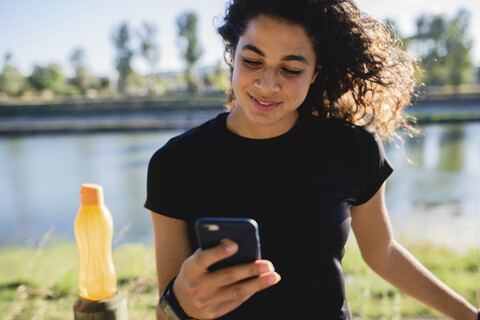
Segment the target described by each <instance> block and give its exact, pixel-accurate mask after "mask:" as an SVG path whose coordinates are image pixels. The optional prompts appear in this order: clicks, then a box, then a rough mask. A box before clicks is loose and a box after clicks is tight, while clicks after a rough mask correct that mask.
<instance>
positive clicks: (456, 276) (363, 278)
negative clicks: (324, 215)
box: [0, 239, 480, 320]
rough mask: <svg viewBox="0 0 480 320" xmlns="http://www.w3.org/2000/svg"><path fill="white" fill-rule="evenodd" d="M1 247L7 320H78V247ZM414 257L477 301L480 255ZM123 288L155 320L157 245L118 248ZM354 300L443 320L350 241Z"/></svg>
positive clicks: (391, 314) (424, 248)
mask: <svg viewBox="0 0 480 320" xmlns="http://www.w3.org/2000/svg"><path fill="white" fill-rule="evenodd" d="M47 242H48V239H44V241H43V242H42V243H41V244H40V245H39V247H37V248H25V247H7V248H5V247H4V248H1V249H0V318H1V319H4V320H13V319H24V320H28V319H49V320H56V319H73V304H74V303H75V301H76V299H77V298H78V290H77V274H78V254H77V248H76V246H75V244H74V243H65V242H63V243H51V244H49V245H47ZM408 248H409V250H411V251H412V252H413V253H414V255H415V256H416V257H417V258H418V259H419V260H420V261H421V262H422V263H424V264H425V265H426V266H427V268H429V269H430V270H432V271H433V272H434V273H435V274H436V275H437V276H438V277H440V278H441V279H442V280H443V281H445V282H446V283H447V284H448V285H449V286H451V287H452V288H453V289H454V290H456V291H458V292H459V293H460V294H461V295H463V296H464V297H466V298H467V299H468V300H469V301H470V302H471V303H473V304H475V305H480V301H478V297H479V294H478V293H479V292H480V291H479V286H478V272H479V266H480V261H479V252H478V251H472V252H469V253H468V254H458V253H453V252H451V251H448V250H446V249H443V248H440V247H434V246H428V245H419V244H416V245H412V246H408ZM113 259H114V263H115V266H116V271H117V276H118V284H119V290H121V291H122V292H124V293H125V294H126V295H127V305H128V312H129V319H130V320H145V319H152V320H153V319H154V318H155V317H154V313H155V312H154V306H155V304H156V303H157V297H158V294H157V285H156V278H155V254H154V249H153V247H150V246H144V245H139V244H133V243H130V244H123V245H120V246H118V247H116V248H115V249H114V254H113ZM343 264H344V269H345V281H346V287H347V296H348V299H349V301H350V304H351V307H352V310H353V313H354V317H355V319H414V318H415V319H420V318H421V319H444V318H442V316H441V315H439V314H438V313H436V312H434V311H432V310H431V309H429V308H427V307H425V306H423V305H422V304H420V303H418V302H416V301H415V300H413V299H412V298H409V297H407V296H405V295H403V294H402V293H400V292H399V291H398V290H396V289H395V288H393V287H392V286H390V285H389V284H387V283H386V282H385V281H383V280H382V279H381V278H379V277H378V276H377V275H375V274H374V273H373V272H372V271H371V270H370V269H369V268H368V267H367V266H366V265H365V263H364V262H363V260H362V259H361V255H360V252H359V250H358V248H357V247H356V245H355V244H354V243H352V242H350V243H349V244H348V245H347V253H346V256H345V258H344V262H343Z"/></svg>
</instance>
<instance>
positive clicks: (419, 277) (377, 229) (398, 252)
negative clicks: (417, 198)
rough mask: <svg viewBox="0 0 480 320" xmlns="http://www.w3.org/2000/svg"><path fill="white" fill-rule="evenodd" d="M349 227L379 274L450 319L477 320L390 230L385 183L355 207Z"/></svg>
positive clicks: (473, 313)
mask: <svg viewBox="0 0 480 320" xmlns="http://www.w3.org/2000/svg"><path fill="white" fill-rule="evenodd" d="M351 212H352V229H353V231H354V233H355V237H356V239H357V242H358V245H359V247H360V251H361V253H362V257H363V259H364V260H365V262H366V263H367V264H368V265H369V266H370V267H371V268H372V269H373V270H374V271H375V272H376V273H378V274H379V275H380V276H381V277H382V278H384V279H385V280H387V281H388V282H390V283H391V284H393V285H394V286H396V287H397V288H398V289H399V290H401V291H403V292H405V293H406V294H409V295H411V296H413V297H414V298H416V299H418V300H419V301H421V302H423V303H425V304H426V305H428V306H430V307H432V308H434V309H436V310H438V311H439V312H442V313H443V314H445V315H447V316H449V317H452V318H453V319H462V320H463V319H464V320H476V319H477V315H478V311H477V309H476V308H474V307H473V306H472V305H471V304H470V303H468V302H467V301H466V300H465V299H464V298H462V297H461V296H460V295H458V294H457V293H456V292H454V291H453V290H452V289H450V288H449V287H447V286H446V285H445V284H444V283H442V282H441V281H440V280H439V279H437V278H436V277H435V276H434V275H433V274H432V273H431V272H430V271H429V270H427V269H426V268H425V267H424V266H423V265H422V264H421V263H420V262H418V261H417V260H416V259H415V258H414V257H413V256H412V255H411V254H410V253H409V252H408V251H407V250H406V249H405V248H403V247H402V246H401V245H400V244H398V243H397V242H396V241H395V239H394V237H393V233H392V229H391V225H390V220H389V218H388V213H387V208H386V206H385V185H383V186H382V187H381V188H380V190H379V191H378V192H377V193H376V194H375V196H374V197H373V198H372V199H370V200H369V201H368V202H367V203H365V204H363V205H360V206H357V207H354V208H352V210H351Z"/></svg>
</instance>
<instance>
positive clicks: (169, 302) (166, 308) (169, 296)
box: [159, 277, 192, 320]
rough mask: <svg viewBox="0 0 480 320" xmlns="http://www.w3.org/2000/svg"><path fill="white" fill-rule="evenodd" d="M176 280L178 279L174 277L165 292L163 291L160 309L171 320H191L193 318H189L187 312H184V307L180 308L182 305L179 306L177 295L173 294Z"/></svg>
mask: <svg viewBox="0 0 480 320" xmlns="http://www.w3.org/2000/svg"><path fill="white" fill-rule="evenodd" d="M176 278H177V277H174V278H173V279H172V280H170V282H169V283H168V285H167V287H166V288H165V290H163V294H162V297H161V298H160V302H159V303H160V309H162V311H163V312H164V313H165V315H166V316H167V317H168V319H170V320H191V319H192V318H191V317H189V316H188V315H187V314H186V313H185V311H183V309H182V307H180V304H178V301H177V298H176V297H175V294H174V293H173V283H174V282H175V279H176Z"/></svg>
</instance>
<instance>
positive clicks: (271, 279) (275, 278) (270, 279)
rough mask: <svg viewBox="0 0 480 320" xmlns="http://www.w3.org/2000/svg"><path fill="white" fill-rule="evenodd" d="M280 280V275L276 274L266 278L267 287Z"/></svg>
mask: <svg viewBox="0 0 480 320" xmlns="http://www.w3.org/2000/svg"><path fill="white" fill-rule="evenodd" d="M281 279H282V277H280V275H279V274H278V273H275V274H272V275H270V276H269V277H268V279H267V283H268V284H269V285H273V284H275V283H277V282H279V281H280V280H281Z"/></svg>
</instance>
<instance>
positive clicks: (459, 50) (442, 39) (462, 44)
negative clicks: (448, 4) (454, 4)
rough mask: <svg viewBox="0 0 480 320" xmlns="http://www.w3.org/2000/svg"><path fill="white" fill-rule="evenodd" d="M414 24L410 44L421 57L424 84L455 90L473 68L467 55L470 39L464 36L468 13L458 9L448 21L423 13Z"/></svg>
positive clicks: (468, 21)
mask: <svg viewBox="0 0 480 320" xmlns="http://www.w3.org/2000/svg"><path fill="white" fill-rule="evenodd" d="M416 24H417V31H416V34H415V35H414V36H413V37H411V38H410V42H411V45H412V46H413V47H414V49H415V50H416V51H418V52H419V54H420V57H421V58H422V67H423V69H424V70H425V73H424V77H425V78H424V82H425V83H426V84H433V85H446V84H448V85H452V86H454V87H455V88H458V86H460V85H462V84H464V83H466V82H467V81H468V80H469V79H470V77H471V76H472V74H473V68H474V65H473V62H472V58H471V56H470V51H471V49H472V47H473V40H472V39H471V38H470V36H469V34H468V31H469V24H470V14H469V12H468V11H467V10H464V9H461V10H459V11H458V12H457V14H456V15H455V17H453V18H452V19H448V18H446V17H445V16H443V15H425V14H424V15H422V16H420V17H419V18H418V19H417V21H416Z"/></svg>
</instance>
